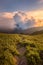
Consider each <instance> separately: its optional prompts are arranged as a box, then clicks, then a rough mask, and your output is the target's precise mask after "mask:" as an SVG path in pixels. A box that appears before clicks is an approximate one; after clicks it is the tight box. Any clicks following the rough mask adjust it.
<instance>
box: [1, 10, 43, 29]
mask: <svg viewBox="0 0 43 65" xmlns="http://www.w3.org/2000/svg"><path fill="white" fill-rule="evenodd" d="M17 25H18V26H19V27H20V28H22V29H27V28H30V27H37V26H43V10H40V11H39V10H38V11H26V12H24V11H16V12H2V13H0V29H5V30H13V29H15V28H16V27H17Z"/></svg>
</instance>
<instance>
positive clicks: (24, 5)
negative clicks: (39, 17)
mask: <svg viewBox="0 0 43 65" xmlns="http://www.w3.org/2000/svg"><path fill="white" fill-rule="evenodd" d="M38 2H39V0H0V11H16V10H34V9H37V8H39V7H40V6H41V5H39V4H38ZM42 6H43V5H42ZM42 6H41V7H42Z"/></svg>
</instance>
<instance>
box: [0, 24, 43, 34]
mask: <svg viewBox="0 0 43 65" xmlns="http://www.w3.org/2000/svg"><path fill="white" fill-rule="evenodd" d="M17 26H18V25H17ZM0 32H2V33H12V34H15V33H17V34H39V32H40V33H43V27H32V28H28V29H25V30H23V29H21V28H19V26H18V27H17V28H15V29H14V30H12V31H5V30H3V31H0Z"/></svg>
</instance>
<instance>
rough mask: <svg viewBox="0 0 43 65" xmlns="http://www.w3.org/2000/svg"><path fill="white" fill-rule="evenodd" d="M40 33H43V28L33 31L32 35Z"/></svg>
mask: <svg viewBox="0 0 43 65" xmlns="http://www.w3.org/2000/svg"><path fill="white" fill-rule="evenodd" d="M38 34H43V30H41V31H36V32H33V33H32V35H38Z"/></svg>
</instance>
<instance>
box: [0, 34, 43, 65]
mask: <svg viewBox="0 0 43 65" xmlns="http://www.w3.org/2000/svg"><path fill="white" fill-rule="evenodd" d="M23 48H24V50H25V51H24V50H22V49H23ZM20 51H22V52H20ZM23 52H24V53H23ZM22 57H24V58H25V59H26V60H27V61H26V60H24V59H22ZM20 60H21V61H20ZM22 60H24V61H23V62H22ZM21 63H22V65H26V64H27V65H43V34H39V35H34V36H29V35H21V34H1V33H0V65H21Z"/></svg>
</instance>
